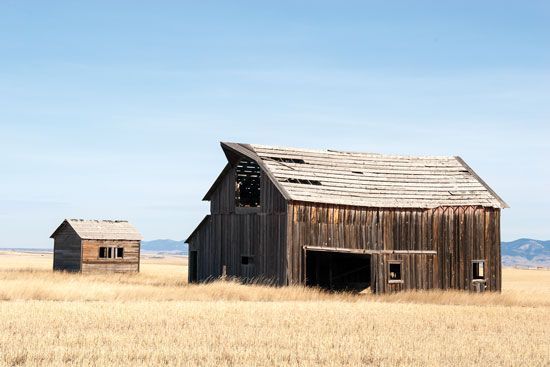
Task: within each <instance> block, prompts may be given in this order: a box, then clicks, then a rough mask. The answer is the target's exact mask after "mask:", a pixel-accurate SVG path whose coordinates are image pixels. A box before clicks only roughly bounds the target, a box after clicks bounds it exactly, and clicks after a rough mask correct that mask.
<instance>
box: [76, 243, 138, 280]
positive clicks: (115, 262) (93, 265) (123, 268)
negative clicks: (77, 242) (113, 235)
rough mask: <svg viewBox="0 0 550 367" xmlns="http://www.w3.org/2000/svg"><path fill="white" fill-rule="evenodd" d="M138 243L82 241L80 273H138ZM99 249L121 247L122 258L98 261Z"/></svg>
mask: <svg viewBox="0 0 550 367" xmlns="http://www.w3.org/2000/svg"><path fill="white" fill-rule="evenodd" d="M140 243H141V242H140V241H120V240H118V241H113V240H82V272H91V271H112V272H137V271H139V259H140ZM100 247H123V248H124V258H122V259H100V258H99V248H100Z"/></svg>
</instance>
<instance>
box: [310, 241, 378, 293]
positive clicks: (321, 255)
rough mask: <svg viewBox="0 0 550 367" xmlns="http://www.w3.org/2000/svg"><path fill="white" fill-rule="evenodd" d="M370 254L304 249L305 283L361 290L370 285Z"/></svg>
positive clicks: (355, 290)
mask: <svg viewBox="0 0 550 367" xmlns="http://www.w3.org/2000/svg"><path fill="white" fill-rule="evenodd" d="M370 272H371V256H370V255H363V254H346V253H341V252H329V251H306V285H307V286H314V287H320V288H323V289H328V290H335V291H342V290H346V291H353V292H361V291H363V290H365V289H367V288H368V287H370V286H371V274H370Z"/></svg>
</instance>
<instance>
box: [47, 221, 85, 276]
mask: <svg viewBox="0 0 550 367" xmlns="http://www.w3.org/2000/svg"><path fill="white" fill-rule="evenodd" d="M53 270H66V271H80V237H78V235H77V234H76V232H75V231H74V230H73V229H72V228H71V226H69V225H64V226H63V228H61V229H60V230H59V231H58V233H57V234H56V236H55V238H54V251H53Z"/></svg>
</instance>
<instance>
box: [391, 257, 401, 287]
mask: <svg viewBox="0 0 550 367" xmlns="http://www.w3.org/2000/svg"><path fill="white" fill-rule="evenodd" d="M402 265H403V264H402V263H401V262H397V261H395V262H390V263H389V264H388V270H389V278H388V279H389V282H390V283H401V282H402V281H403V278H402V273H401V270H402V269H401V268H402Z"/></svg>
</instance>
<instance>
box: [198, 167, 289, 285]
mask: <svg viewBox="0 0 550 367" xmlns="http://www.w3.org/2000/svg"><path fill="white" fill-rule="evenodd" d="M210 200H211V203H210V208H211V216H210V219H208V220H207V221H205V222H204V223H203V225H202V226H201V228H199V229H198V230H197V232H196V233H195V234H194V236H193V237H192V238H190V240H189V245H190V248H189V249H190V250H191V251H193V250H196V251H197V278H198V280H199V281H205V280H209V279H211V278H217V277H219V276H221V275H222V269H223V267H224V266H225V268H226V275H227V276H229V277H239V278H243V279H248V280H255V281H262V282H266V283H272V284H279V285H282V284H286V201H285V200H284V198H283V197H282V196H281V194H280V193H279V191H278V190H277V189H276V188H275V187H274V186H273V184H272V183H271V181H270V180H269V178H268V177H267V176H266V175H265V174H264V173H263V172H262V173H261V174H260V207H259V208H238V207H236V205H235V170H234V169H231V170H229V171H228V173H227V174H226V176H225V177H224V178H223V179H222V181H221V182H220V183H219V185H218V187H217V188H216V190H215V191H214V192H213V193H212V196H211V198H210ZM242 256H250V257H252V258H253V262H252V263H251V264H248V265H244V264H241V258H242Z"/></svg>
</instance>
